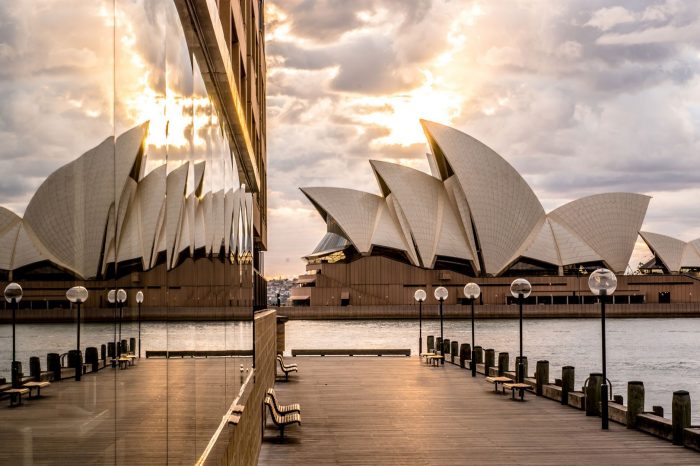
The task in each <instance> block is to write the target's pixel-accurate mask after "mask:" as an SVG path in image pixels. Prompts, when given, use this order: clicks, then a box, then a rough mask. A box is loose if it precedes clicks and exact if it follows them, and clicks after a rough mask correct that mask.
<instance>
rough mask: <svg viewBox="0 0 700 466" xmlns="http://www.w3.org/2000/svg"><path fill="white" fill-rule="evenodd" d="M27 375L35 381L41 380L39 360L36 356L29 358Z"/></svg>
mask: <svg viewBox="0 0 700 466" xmlns="http://www.w3.org/2000/svg"><path fill="white" fill-rule="evenodd" d="M29 375H30V376H31V377H32V380H34V381H35V382H41V360H39V357H38V356H32V357H30V358H29Z"/></svg>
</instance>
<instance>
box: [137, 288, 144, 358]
mask: <svg viewBox="0 0 700 466" xmlns="http://www.w3.org/2000/svg"><path fill="white" fill-rule="evenodd" d="M142 302H143V291H137V292H136V304H138V305H139V358H141V303H142Z"/></svg>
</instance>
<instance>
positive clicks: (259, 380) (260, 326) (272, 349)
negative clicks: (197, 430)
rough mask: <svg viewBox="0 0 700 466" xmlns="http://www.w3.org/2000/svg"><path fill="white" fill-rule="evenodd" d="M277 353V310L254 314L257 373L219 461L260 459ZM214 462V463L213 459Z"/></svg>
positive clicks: (234, 462) (238, 462) (252, 461)
mask: <svg viewBox="0 0 700 466" xmlns="http://www.w3.org/2000/svg"><path fill="white" fill-rule="evenodd" d="M276 355H277V312H276V311H274V310H271V311H270V310H268V311H261V312H257V313H256V314H255V377H254V380H253V383H252V384H251V385H249V386H248V387H247V389H246V390H245V392H244V393H243V397H242V399H241V404H243V405H244V406H245V409H244V411H243V414H242V415H241V419H240V422H239V423H238V425H237V426H235V427H231V428H229V432H228V443H227V445H226V452H225V454H224V455H223V456H222V457H221V458H220V460H219V464H220V465H253V464H257V462H258V455H259V454H260V446H261V443H262V437H263V433H264V429H265V417H266V412H265V411H264V410H263V401H264V399H265V394H266V392H267V389H268V388H270V387H272V386H274V384H275V373H276V369H275V362H276ZM212 464H213V463H212Z"/></svg>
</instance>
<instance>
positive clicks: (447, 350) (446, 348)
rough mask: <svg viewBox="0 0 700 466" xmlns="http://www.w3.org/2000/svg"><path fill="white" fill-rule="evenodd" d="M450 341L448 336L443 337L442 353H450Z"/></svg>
mask: <svg viewBox="0 0 700 466" xmlns="http://www.w3.org/2000/svg"><path fill="white" fill-rule="evenodd" d="M450 343H451V341H450V339H449V338H445V340H444V341H443V342H442V352H443V354H450V348H452V346H451V345H450Z"/></svg>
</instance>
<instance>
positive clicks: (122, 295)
mask: <svg viewBox="0 0 700 466" xmlns="http://www.w3.org/2000/svg"><path fill="white" fill-rule="evenodd" d="M117 302H118V303H119V340H118V341H119V344H120V345H121V342H122V320H123V318H124V303H125V302H126V291H124V290H123V289H121V288H119V289H118V290H117Z"/></svg>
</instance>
